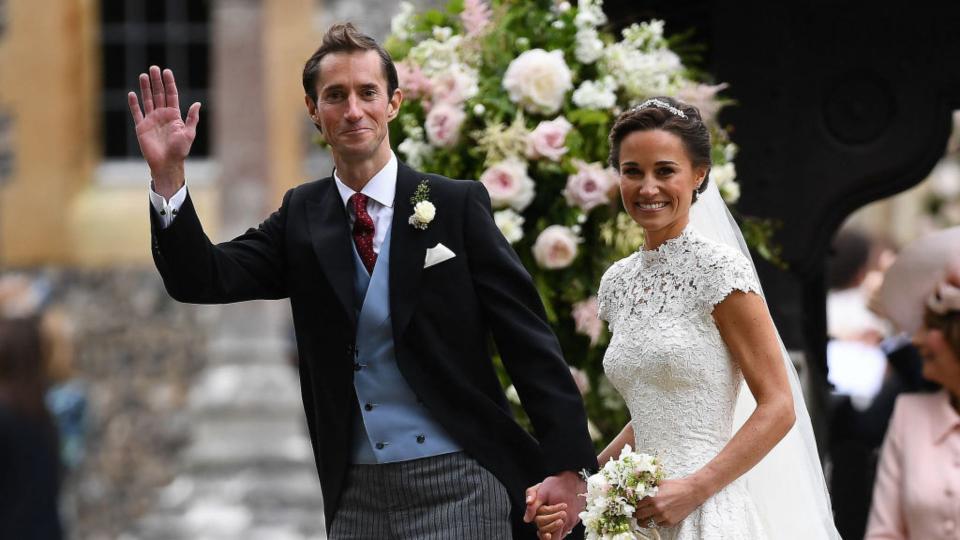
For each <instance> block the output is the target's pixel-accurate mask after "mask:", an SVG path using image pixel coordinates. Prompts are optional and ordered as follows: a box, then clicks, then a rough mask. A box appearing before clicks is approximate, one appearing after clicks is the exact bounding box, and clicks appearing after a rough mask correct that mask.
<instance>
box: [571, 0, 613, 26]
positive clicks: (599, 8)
mask: <svg viewBox="0 0 960 540" xmlns="http://www.w3.org/2000/svg"><path fill="white" fill-rule="evenodd" d="M573 24H574V25H575V26H576V27H577V28H579V29H582V28H596V27H598V26H602V25H604V24H607V15H606V14H605V13H604V12H603V0H581V1H580V2H577V15H576V16H575V17H574V18H573Z"/></svg>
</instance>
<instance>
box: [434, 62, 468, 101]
mask: <svg viewBox="0 0 960 540" xmlns="http://www.w3.org/2000/svg"><path fill="white" fill-rule="evenodd" d="M432 84H433V86H432V91H433V100H434V101H435V102H441V101H444V102H447V103H450V104H452V105H460V104H461V103H463V102H464V101H466V100H468V99H470V98H472V97H473V96H475V95H477V90H478V89H477V74H476V72H475V71H473V70H471V69H469V68H466V67H464V66H462V65H459V64H458V65H454V66H450V69H448V70H446V71H445V72H443V74H442V75H440V76H438V77H435V78H434V80H433V83H432Z"/></svg>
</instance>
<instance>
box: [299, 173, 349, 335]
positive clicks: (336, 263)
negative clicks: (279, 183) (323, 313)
mask: <svg viewBox="0 0 960 540" xmlns="http://www.w3.org/2000/svg"><path fill="white" fill-rule="evenodd" d="M322 188H324V189H323V192H322V193H321V194H320V195H319V196H318V197H317V198H316V199H312V200H308V201H307V223H308V227H309V229H310V239H311V241H312V243H313V251H314V252H315V253H316V255H317V260H318V262H319V263H320V267H321V268H322V269H323V272H324V274H326V276H327V279H328V280H329V282H330V286H331V287H333V291H334V293H335V294H336V295H337V299H339V300H340V304H341V306H342V307H343V309H344V311H345V312H346V314H347V318H348V320H350V322H351V323H352V324H353V326H354V327H356V323H357V307H356V298H355V294H354V283H353V272H354V266H353V246H352V244H351V238H350V227H349V220H348V218H347V212H346V209H345V208H344V207H343V201H342V200H340V195H339V193H338V192H337V189H336V186H335V185H334V182H333V180H332V179H330V181H329V182H323V183H322Z"/></svg>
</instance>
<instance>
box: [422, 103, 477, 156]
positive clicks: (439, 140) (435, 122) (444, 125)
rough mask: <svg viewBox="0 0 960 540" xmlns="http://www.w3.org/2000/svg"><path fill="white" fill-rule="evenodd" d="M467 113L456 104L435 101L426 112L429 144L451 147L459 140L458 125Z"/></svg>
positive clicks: (460, 124) (461, 123)
mask: <svg viewBox="0 0 960 540" xmlns="http://www.w3.org/2000/svg"><path fill="white" fill-rule="evenodd" d="M466 117H467V115H466V113H465V112H463V109H462V108H461V107H460V106H458V105H453V104H450V103H444V102H441V103H437V104H436V105H434V106H433V108H431V109H430V112H429V113H428V114H427V122H426V130H427V139H428V140H429V141H430V144H432V145H434V146H436V147H439V148H452V147H453V146H456V144H457V143H458V142H460V127H461V126H462V125H463V120H464V118H466Z"/></svg>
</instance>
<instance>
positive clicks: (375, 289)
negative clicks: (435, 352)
mask: <svg viewBox="0 0 960 540" xmlns="http://www.w3.org/2000/svg"><path fill="white" fill-rule="evenodd" d="M390 233H391V231H387V235H386V238H384V240H383V244H382V245H381V246H380V254H379V255H378V257H377V264H376V265H375V266H374V268H373V275H372V276H371V275H369V274H368V273H367V269H366V267H365V266H364V265H363V262H362V261H361V260H360V255H358V254H357V250H356V247H354V249H353V259H354V268H355V272H354V280H353V282H354V289H355V292H356V298H357V302H356V305H357V306H362V308H361V309H360V313H359V315H358V317H357V342H356V351H357V352H356V354H357V357H356V365H355V366H354V369H355V372H354V377H353V386H354V388H355V389H356V391H357V406H358V408H359V410H358V411H357V412H356V414H354V423H353V463H357V464H376V463H392V462H396V461H407V460H411V459H419V458H424V457H429V456H437V455H440V454H448V453H450V452H457V451H459V450H461V448H460V446H459V445H457V443H456V442H454V440H453V438H451V437H450V435H449V434H447V432H446V430H444V429H443V427H441V426H440V424H439V423H437V421H436V420H434V419H433V417H432V416H431V414H430V412H429V411H428V410H427V408H426V407H424V406H423V404H422V403H420V402H419V400H418V399H417V396H416V394H414V392H413V390H411V389H410V386H409V385H408V384H407V381H406V380H405V379H404V378H403V375H402V374H401V373H400V369H399V368H398V367H397V359H396V355H395V352H394V343H393V324H392V321H391V318H390V236H391V235H390Z"/></svg>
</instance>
